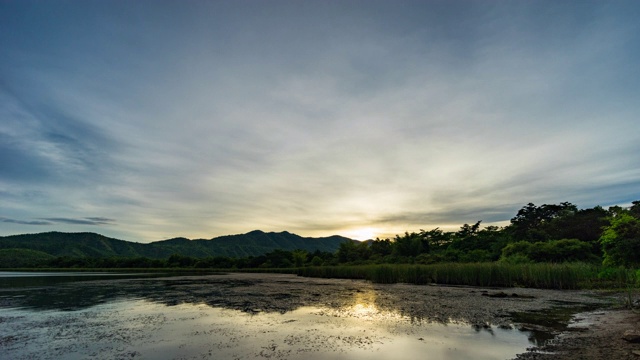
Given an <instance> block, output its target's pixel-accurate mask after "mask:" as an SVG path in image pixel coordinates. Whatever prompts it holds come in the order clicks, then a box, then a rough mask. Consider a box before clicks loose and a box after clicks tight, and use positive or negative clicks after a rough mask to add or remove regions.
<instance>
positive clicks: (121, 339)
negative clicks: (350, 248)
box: [0, 299, 527, 360]
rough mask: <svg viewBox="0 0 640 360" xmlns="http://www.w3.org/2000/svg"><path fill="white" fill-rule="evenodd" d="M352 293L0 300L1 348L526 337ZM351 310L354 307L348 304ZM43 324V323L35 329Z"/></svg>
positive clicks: (357, 344) (275, 350)
mask: <svg viewBox="0 0 640 360" xmlns="http://www.w3.org/2000/svg"><path fill="white" fill-rule="evenodd" d="M369 304H370V306H369V305H365V304H364V303H362V302H358V303H356V304H354V305H353V306H352V307H351V310H348V312H349V313H350V314H353V315H358V314H360V315H364V314H365V313H360V312H359V310H360V309H368V310H366V314H367V315H366V321H362V320H363V317H362V316H355V317H354V316H347V315H345V316H340V315H337V314H336V312H335V311H336V309H333V308H327V307H312V306H303V307H300V308H298V309H296V310H293V311H290V312H287V313H285V314H280V313H277V312H272V313H264V312H263V313H257V314H249V313H247V312H242V311H238V310H230V309H224V308H216V307H211V306H208V305H205V304H186V303H183V304H177V305H173V306H168V305H163V304H159V303H157V302H152V301H148V300H135V299H127V300H122V301H115V302H110V303H106V304H102V305H98V306H95V307H92V308H85V309H82V310H77V311H74V312H68V311H45V312H33V311H31V310H28V309H5V310H0V318H1V319H2V322H3V327H2V328H0V339H1V340H0V341H2V345H3V352H4V353H5V354H6V355H7V356H10V357H11V358H12V359H20V358H31V357H34V356H35V357H36V358H65V359H69V358H79V359H80V358H91V357H102V358H137V357H143V358H152V359H177V358H181V359H182V358H189V359H192V358H193V359H195V358H216V359H255V358H273V359H305V360H320V359H369V360H374V359H389V358H393V359H415V358H423V357H424V354H429V358H430V359H501V358H510V357H512V356H514V355H515V354H517V353H518V352H522V351H523V350H524V348H525V347H526V346H527V341H526V337H524V336H522V335H521V334H519V333H518V332H516V331H502V332H499V334H497V336H493V337H490V336H487V335H486V334H483V333H476V332H474V331H473V329H471V328H470V327H468V326H460V325H449V326H445V325H441V324H431V325H430V326H416V325H415V324H411V323H410V322H408V321H403V320H402V318H396V319H395V321H390V320H391V319H390V318H389V317H387V316H382V317H381V316H378V315H381V314H382V313H383V312H382V313H381V312H379V311H376V310H371V311H370V309H374V308H375V305H372V304H371V303H369ZM351 311H353V312H351ZM42 329H46V331H42Z"/></svg>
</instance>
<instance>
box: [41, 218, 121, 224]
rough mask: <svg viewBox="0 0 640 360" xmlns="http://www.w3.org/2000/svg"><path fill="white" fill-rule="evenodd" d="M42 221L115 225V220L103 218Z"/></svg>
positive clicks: (50, 219)
mask: <svg viewBox="0 0 640 360" xmlns="http://www.w3.org/2000/svg"><path fill="white" fill-rule="evenodd" d="M42 220H45V221H49V222H52V223H63V224H71V225H112V224H114V223H115V220H114V219H109V218H103V217H86V218H79V219H73V218H43V219H42Z"/></svg>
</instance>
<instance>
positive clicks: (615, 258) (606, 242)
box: [600, 213, 640, 267]
mask: <svg viewBox="0 0 640 360" xmlns="http://www.w3.org/2000/svg"><path fill="white" fill-rule="evenodd" d="M610 222H611V224H610V225H609V226H607V227H606V228H605V230H604V232H603V233H602V236H601V237H600V243H601V244H602V250H603V251H604V262H603V263H604V264H605V265H610V266H618V265H622V266H626V267H632V266H638V265H640V219H638V218H635V217H633V216H632V215H631V214H629V213H620V214H618V215H617V216H615V217H612V218H610Z"/></svg>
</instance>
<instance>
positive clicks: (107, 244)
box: [0, 230, 353, 259]
mask: <svg viewBox="0 0 640 360" xmlns="http://www.w3.org/2000/svg"><path fill="white" fill-rule="evenodd" d="M345 241H353V240H352V239H349V238H346V237H343V236H339V235H333V236H328V237H318V238H313V237H302V236H299V235H296V234H292V233H289V232H287V231H282V232H279V233H276V232H264V231H261V230H253V231H251V232H248V233H246V234H236V235H223V236H218V237H214V238H211V239H194V240H191V239H188V238H184V237H176V238H172V239H166V240H158V241H154V242H151V243H137V242H133V241H127V240H121V239H116V238H110V237H107V236H104V235H101V234H98V233H93V232H78V233H66V232H58V231H50V232H42V233H33V234H19V235H9V236H0V249H28V250H35V251H41V252H43V253H46V254H49V255H53V256H74V257H111V256H114V257H140V256H142V257H148V258H152V259H162V258H167V257H169V256H171V255H173V254H178V255H183V256H191V257H197V258H203V257H213V256H227V257H248V256H260V255H264V254H266V253H268V252H271V251H274V250H288V251H291V250H297V249H301V250H306V251H309V252H313V251H316V250H319V251H327V252H335V251H336V250H337V249H338V248H339V246H340V244H341V243H343V242H345Z"/></svg>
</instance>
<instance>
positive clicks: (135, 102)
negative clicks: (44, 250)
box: [0, 0, 640, 242]
mask: <svg viewBox="0 0 640 360" xmlns="http://www.w3.org/2000/svg"><path fill="white" fill-rule="evenodd" d="M639 18H640V2H638V1H555V0H553V1H512V0H509V1H463V0H459V1H458V0H457V1H396V0H394V1H375V0H367V1H364V0H361V1H351V0H340V1H338V0H335V1H324V0H323V1H319V0H318V1H316V0H303V1H300V0H295V1H293V0H292V1H258V0H253V1H244V0H233V1H177V0H176V1H156V0H154V1H146V0H137V1H129V0H120V1H118V0H109V1H91V0H77V1H64V0H56V1H53V0H52V1H30V0H20V1H18V0H0V49H1V50H0V235H12V234H22V233H36V232H45V231H65V232H84V231H90V232H97V233H100V234H103V235H106V236H111V237H116V238H120V239H124V240H129V241H138V242H151V241H157V240H162V239H167V238H172V237H178V236H182V237H187V238H192V239H195V238H212V237H215V236H221V235H227V234H239V233H245V232H248V231H251V230H255V229H260V230H263V231H276V232H279V231H289V232H293V233H296V234H299V235H302V236H311V237H319V236H329V235H334V234H338V235H343V236H348V237H351V238H355V239H360V240H363V239H368V238H375V237H381V238H385V237H393V235H394V234H401V233H403V232H404V231H418V230H419V229H426V230H429V229H433V228H436V227H439V228H441V229H444V230H456V229H458V228H459V227H460V226H461V225H462V224H464V223H475V222H476V221H478V220H482V221H483V222H482V224H483V225H490V224H498V225H501V224H502V225H504V224H508V221H509V219H510V218H512V217H513V216H515V214H516V212H517V211H518V209H520V208H522V207H523V206H524V205H526V204H527V203H530V202H532V203H534V204H536V205H542V204H545V203H547V204H557V203H560V202H563V201H568V202H571V203H573V204H576V205H577V206H578V207H579V208H589V207H593V206H596V205H601V206H605V207H606V206H609V205H624V204H630V203H631V201H633V200H638V199H640V127H639V126H638V125H640V117H639V115H640V101H639V99H640V66H639V64H640V22H639V21H638V19H639Z"/></svg>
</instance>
